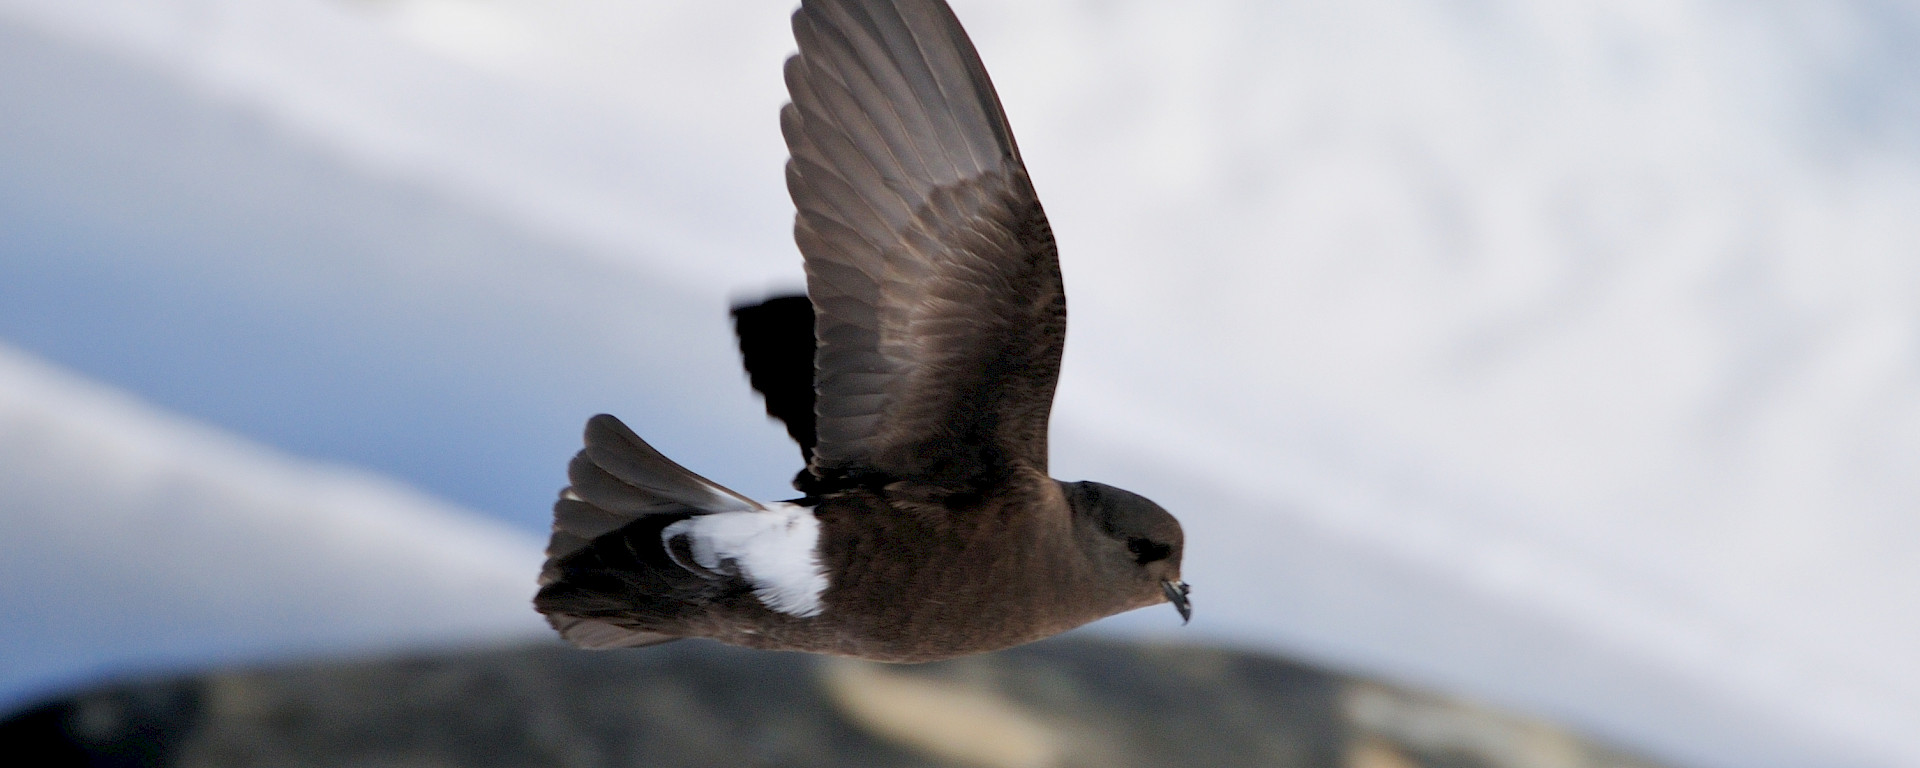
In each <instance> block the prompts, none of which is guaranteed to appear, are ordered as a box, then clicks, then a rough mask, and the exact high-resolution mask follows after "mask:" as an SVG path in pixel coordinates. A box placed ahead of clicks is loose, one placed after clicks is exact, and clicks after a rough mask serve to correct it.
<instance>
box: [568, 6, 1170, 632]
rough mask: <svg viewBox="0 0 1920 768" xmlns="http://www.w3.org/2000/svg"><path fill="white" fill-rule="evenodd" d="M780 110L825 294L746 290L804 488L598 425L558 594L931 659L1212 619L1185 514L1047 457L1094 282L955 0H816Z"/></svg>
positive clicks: (614, 425) (755, 340) (593, 427)
mask: <svg viewBox="0 0 1920 768" xmlns="http://www.w3.org/2000/svg"><path fill="white" fill-rule="evenodd" d="M793 28H794V36H795V39H796V40H797V41H798V42H799V46H800V53H799V54H798V55H796V56H794V57H793V58H792V59H790V60H789V61H788V63H787V67H786V79H787V86H788V90H789V92H790V93H791V94H792V95H793V103H791V104H789V105H787V107H786V108H785V109H783V110H782V111H781V114H780V127H781V131H782V133H783V134H784V135H785V137H786V140H787V145H788V148H789V150H790V151H791V153H792V159H791V161H790V162H789V163H788V165H787V186H788V189H789V191H790V192H791V193H792V196H793V200H794V204H795V207H796V208H797V209H798V215H797V216H796V220H795V225H794V239H795V242H796V243H797V244H798V245H799V247H800V251H801V255H802V256H803V257H804V263H805V266H806V272H807V296H805V297H786V298H780V299H775V300H772V301H769V302H766V303H763V304H760V305H757V306H750V307H741V308H737V309H736V311H735V317H736V330H737V331H738V332H739V334H740V339H741V350H742V353H743V355H744V357H745V362H746V367H747V369H748V372H749V375H750V378H751V380H752V382H753V384H754V387H755V388H756V389H758V390H760V392H761V393H762V394H763V395H764V396H765V397H766V404H767V409H768V412H769V413H770V414H771V415H773V416H775V417H777V418H779V419H781V420H782V421H784V422H785V423H786V425H787V427H788V431H789V434H791V435H792V436H793V437H794V439H795V440H796V441H797V442H799V443H800V447H801V451H802V455H803V458H805V459H806V461H807V467H806V469H804V470H803V471H802V472H801V473H800V475H799V477H798V478H797V479H796V480H795V486H796V487H797V488H798V489H799V490H800V491H801V492H802V493H804V494H806V495H805V496H804V497H803V498H801V499H797V500H794V501H792V502H779V503H771V504H763V503H760V502H755V501H752V500H749V499H746V498H745V497H742V496H740V495H739V494H736V493H734V492H732V491H729V490H727V489H725V488H722V487H720V486H719V485H717V484H714V483H713V482H711V481H709V480H706V479H704V478H701V477H700V476H698V475H696V474H694V473H692V472H689V471H687V470H686V469H684V468H682V467H680V466H679V465H678V464H675V463H673V462H672V461H671V460H668V459H667V458H666V457H665V456H662V455H660V454H659V452H657V451H655V450H654V449H653V448H652V447H651V446H648V445H647V444H646V443H645V442H644V441H642V440H641V439H640V438H639V436H638V435H635V434H634V433H633V432H632V431H631V430H629V429H628V428H627V427H626V426H625V425H624V424H621V423H620V422H619V421H618V420H617V419H614V418H613V417H611V416H596V417H594V419H592V420H590V421H589V423H588V427H587V434H586V446H587V447H586V449H585V450H583V451H581V453H580V455H579V456H577V457H576V458H575V459H574V461H573V464H572V465H571V466H570V467H569V470H568V477H569V479H570V480H571V481H572V485H571V486H570V487H569V488H568V489H567V490H566V491H565V492H564V494H563V495H562V498H561V500H560V501H559V502H558V503H557V504H556V506H555V509H554V515H555V516H554V536H553V540H552V542H551V544H550V545H549V547H548V558H549V559H548V562H547V565H546V567H545V568H544V569H543V572H542V574H541V585H542V589H541V591H540V594H539V595H538V597H536V599H535V606H536V607H537V608H538V609H539V610H540V611H541V612H542V613H545V614H546V615H547V617H548V619H549V621H551V622H552V623H553V625H554V626H555V628H556V629H558V630H560V632H561V634H562V635H563V636H564V637H566V638H567V639H568V640H570V641H572V642H574V643H575V644H577V645H581V646H584V647H591V648H609V647H626V646H637V645H646V644H650V643H655V642H662V641H665V640H671V639H675V638H678V637H708V638H713V639H717V640H721V641H724V642H729V643H734V644H738V645H745V646H752V647H760V648H773V649H785V650H800V651H812V652H818V653H831V654H839V655H846V656H858V657H863V658H870V659H879V660H885V661H928V660H934V659H942V658H949V657H953V656H959V655H964V654H970V653H978V652H983V651H991V650H997V649H1000V648H1005V647H1009V646H1013V645H1018V644H1021V643H1025V642H1029V641H1032V640H1037V639H1040V638H1043V637H1047V636H1050V635H1053V634H1057V633H1059V632H1062V631H1065V630H1067V629H1071V628H1073V627H1076V626H1079V625H1081V624H1085V623H1087V622H1089V621H1093V620H1096V619H1099V618H1102V617H1105V616H1110V615H1112V614H1115V613H1119V612H1121V611H1126V610H1131V609H1134V608H1139V607H1143V606H1147V605H1152V604H1156V603H1160V602H1173V603H1174V604H1175V605H1176V606H1177V607H1178V608H1179V609H1180V612H1181V614H1182V615H1183V616H1185V615H1186V614H1187V611H1188V606H1187V588H1186V585H1185V583H1184V582H1182V581H1181V579H1180V564H1181V557H1182V550H1183V548H1184V540H1183V538H1182V534H1181V531H1180V526H1179V523H1178V522H1176V521H1175V520H1174V519H1173V517H1172V516H1171V515H1168V514H1167V513H1166V511H1165V510H1163V509H1161V508H1160V507H1159V506H1158V505H1155V504H1154V503H1153V502H1151V501H1148V500H1146V499H1144V498H1142V497H1139V496H1137V495H1134V494H1132V493H1128V492H1126V491H1122V490H1119V489H1117V488H1112V487H1110V486H1105V485H1100V484H1098V483H1061V482H1058V481H1055V480H1053V479H1052V478H1051V477H1049V476H1048V475H1047V423H1048V418H1049V414H1050V412H1051V410H1052V405H1053V394H1054V385H1055V382H1056V381H1057V380H1058V376H1059V367H1060V359H1061V351H1062V349H1063V346H1064V342H1065V339H1066V295H1065V291H1064V288H1063V284H1062V281H1061V276H1060V266H1059V259H1058V257H1057V252H1056V250H1055V244H1054V240H1053V234H1052V231H1051V229H1050V228H1049V227H1048V224H1047V219H1046V214H1045V212H1044V211H1043V210H1042V208H1041V206H1040V201H1039V197H1038V196H1037V195H1036V194H1035V192H1034V190H1033V186H1032V183H1031V181H1030V180H1029V178H1028V175H1027V171H1026V167H1025V165H1024V164H1023V163H1022V162H1021V160H1020V153H1019V149H1018V147H1017V146H1016V145H1015V143H1014V140H1013V133H1012V129H1011V128H1009V127H1008V124H1007V121H1006V116H1005V115H1004V114H1003V112H1002V110H1001V108H1000V103H999V98H998V97H997V96H996V95H995V94H994V91H993V85H992V83H991V81H990V80H989V79H988V78H987V73H986V69H985V67H983V66H982V65H981V64H980V61H979V57H978V54H977V53H975V51H974V49H973V45H972V43H971V42H969V41H968V40H967V37H966V33H965V32H964V31H963V30H962V29H961V27H960V24H959V21H958V20H957V19H956V18H954V16H953V13H952V11H951V10H949V9H948V8H947V7H946V5H945V3H944V2H942V1H941V0H805V2H804V3H803V4H802V7H801V9H800V10H799V11H798V12H796V13H795V14H794V19H793Z"/></svg>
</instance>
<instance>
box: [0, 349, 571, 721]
mask: <svg viewBox="0 0 1920 768" xmlns="http://www.w3.org/2000/svg"><path fill="white" fill-rule="evenodd" d="M0 504H4V508H5V520H6V522H5V535H3V536H0V583H4V584H6V589H5V591H4V593H0V612H4V613H5V614H6V616H7V621H6V622H5V624H4V626H0V638H4V641H3V642H0V644H3V645H4V646H5V647H6V649H7V652H6V653H5V654H4V655H0V702H8V701H10V702H13V703H19V699H20V698H21V697H23V696H29V695H34V694H38V693H44V692H46V691H47V690H49V688H50V687H51V686H54V685H59V684H71V683H72V682H75V681H77V680H80V679H85V678H91V677H93V676H95V675H99V674H103V673H118V674H125V673H128V672H133V671H149V670H172V669H180V668H194V667H204V666H206V665H208V664H212V663H217V662H223V661H236V660H262V659H276V658H287V657H290V656H292V655H294V654H311V653H339V652H343V651H372V650H395V649H399V648H404V647H409V646H422V645H429V644H447V643H473V642H481V641H487V640H498V639H509V638H532V637H539V636H542V635H543V630H544V626H545V625H544V623H543V622H541V621H540V619H539V617H538V615H537V614H535V613H534V611H533V608H532V606H531V602H530V601H531V599H532V597H533V591H534V581H533V576H534V574H535V573H537V572H538V569H539V564H540V559H541V554H540V548H541V542H540V541H538V540H537V539H535V538H534V537H533V536H531V535H529V534H526V533H521V532H518V531H514V530H511V529H507V528H505V527H503V526H500V525H498V524H494V523H489V522H485V521H483V520H481V519H479V518H477V517H475V516H474V515H472V514H471V513H467V512H463V511H461V510H457V509H452V508H449V507H448V506H447V505H445V504H443V503H440V502H436V501H434V500H432V499H429V498H426V497H424V496H422V495H421V494H419V493H417V492H414V491H410V490H408V489H406V488H404V487H402V486H399V485H397V484H395V483H394V482H392V481H389V480H384V479H381V478H377V477H373V476H369V475H366V474H364V473H361V472H355V471H349V470H346V469H342V468H338V467H326V466H316V465H313V464H309V463H304V462H300V461H297V460H294V459H291V458H288V457H285V456H281V455H278V454H276V453H275V452H273V451H272V450H271V449H267V448H264V447H262V446H259V445H255V444H251V443H249V442H247V441H244V440H241V439H239V438H236V437H234V436H231V435H228V434H223V433H220V432H218V431H215V430H212V429H209V428H207V427H204V426H201V425H197V424H194V423H191V422H188V421H185V420H183V419H180V418H178V417H174V416H169V415H167V414H164V413H160V412H157V411H155V410H153V409H152V408H150V407H148V406H145V405H143V404H142V403H140V402H138V401H137V400H134V399H132V398H130V397H128V396H127V395H125V394H122V393H119V392H115V391H112V390H110V389H107V388H104V387H102V386H100V385H98V384H94V383H91V382H88V381H85V380H82V379H80V378H78V377H75V376H73V375H72V374H69V373H65V372H62V371H59V370H56V369H54V368H51V367H49V366H47V365H46V364H44V363H42V362H39V361H37V360H34V359H31V358H29V357H27V356H25V355H23V354H21V353H19V352H17V351H15V350H13V349H11V348H9V347H5V346H0Z"/></svg>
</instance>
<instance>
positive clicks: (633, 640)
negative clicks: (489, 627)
mask: <svg viewBox="0 0 1920 768" xmlns="http://www.w3.org/2000/svg"><path fill="white" fill-rule="evenodd" d="M567 479H568V480H569V481H570V482H571V483H572V484H571V485H569V486H568V487H567V489H566V490H564V491H562V492H561V494H560V500H559V501H558V502H555V503H554V505H553V537H552V538H551V539H549V540H548V542H547V562H546V565H545V566H544V567H543V568H542V569H541V572H540V586H541V590H540V594H539V595H538V596H537V597H535V598H534V607H535V608H537V609H538V610H539V611H540V612H541V613H544V614H546V615H547V620H548V622H549V623H551V624H552V625H553V627H554V629H556V630H559V632H560V634H561V636H562V637H564V638H566V639H567V640H568V641H569V642H571V643H573V644H574V645H577V646H580V647H582V648H626V647H634V646H641V645H652V644H654V643H661V642H666V641H668V640H672V639H674V636H673V635H671V634H664V633H657V632H648V631H644V630H640V629H636V628H631V627H624V626H620V624H618V623H614V622H612V621H609V620H608V619H612V618H614V617H615V616H617V615H618V614H622V613H625V612H627V611H630V610H631V609H634V608H638V607H639V603H642V602H654V601H671V600H673V599H675V598H676V597H693V593H697V592H699V591H701V590H704V589H705V588H706V587H705V585H704V584H703V583H701V582H700V580H699V579H698V577H695V576H694V575H693V574H690V573H687V572H685V571H684V570H683V569H680V568H678V567H676V566H673V565H672V564H671V563H670V562H669V560H668V559H667V558H668V556H667V555H666V553H665V552H664V550H662V549H661V548H660V543H659V536H660V531H661V530H662V529H664V528H665V527H666V526H667V525H669V524H671V523H672V522H674V521H677V520H682V519H685V518H687V517H690V516H693V515H702V514H712V513H715V512H729V511H738V510H752V509H759V508H761V507H760V505H759V504H758V503H756V502H754V501H753V500H751V499H748V498H747V497H745V496H741V495H740V494H738V493H735V492H733V491H731V490H728V489H726V488H725V487H723V486H721V485H720V484H719V483H715V482H713V481H712V480H708V479H706V478H704V477H701V476H699V475H696V474H694V473H693V472H692V471H690V470H688V469H687V468H685V467H682V466H680V465H679V464H676V463H674V462H673V460H672V459H669V458H667V457H666V456H663V455H661V454H660V452H659V451H656V450H654V449H653V446H650V445H647V443H646V441H644V440H641V439H640V436H639V435H636V434H634V432H633V430H631V429H629V428H627V425H625V424H622V423H621V422H620V420H619V419H616V418H614V417H612V416H608V415H606V414H601V415H599V416H595V417H593V418H592V419H589V420H587V429H586V447H585V448H584V449H582V450H581V451H580V453H579V454H578V455H576V456H574V458H573V463H571V464H569V465H568V466H567ZM602 539H606V540H607V542H608V543H607V544H606V545H605V546H603V547H601V549H604V550H605V551H604V552H601V551H590V550H593V549H594V545H595V542H596V541H599V540H602ZM614 539H618V541H614ZM609 559H612V560H615V561H618V562H617V563H615V562H609ZM655 560H658V561H659V562H657V563H656V562H653V561H655ZM637 582H645V583H637ZM680 582H686V583H684V584H683V583H680ZM683 593H684V594H683ZM657 607H661V608H664V607H666V606H657Z"/></svg>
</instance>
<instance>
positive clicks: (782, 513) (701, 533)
mask: <svg viewBox="0 0 1920 768" xmlns="http://www.w3.org/2000/svg"><path fill="white" fill-rule="evenodd" d="M682 536H684V537H686V540H687V545H688V549H690V550H692V552H693V559H694V562H695V563H698V564H699V565H700V567H701V568H704V569H706V570H708V571H712V572H714V573H731V574H735V575H737V576H739V577H740V578H743V579H746V580H747V583H749V584H752V585H753V596H754V597H756V598H759V600H760V604H762V605H765V606H766V607H768V608H770V609H772V610H775V611H779V612H781V613H785V614H788V615H791V616H801V617H806V616H817V615H819V614H820V612H821V611H822V610H825V607H824V606H822V605H821V604H820V594H821V593H823V592H826V591H827V571H826V569H825V568H824V567H822V566H821V565H820V520H819V519H818V518H815V517H814V516H813V509H812V508H809V507H803V506H800V505H798V504H787V503H777V504H768V505H767V506H766V508H765V509H757V510H753V511H751V512H719V513H715V514H711V515H697V516H695V517H689V518H687V519H685V520H682V521H680V522H677V523H674V524H673V525H669V526H667V527H666V530H663V531H661V532H660V541H661V542H662V543H664V544H666V545H667V552H668V554H669V555H671V554H672V553H673V540H674V539H676V538H679V537H682ZM682 565H687V564H685V563H683V564H682ZM689 570H692V569H689Z"/></svg>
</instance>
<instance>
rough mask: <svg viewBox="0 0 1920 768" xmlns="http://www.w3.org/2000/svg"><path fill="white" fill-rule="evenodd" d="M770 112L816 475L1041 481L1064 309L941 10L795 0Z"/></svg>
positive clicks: (1000, 129) (1015, 170)
mask: <svg viewBox="0 0 1920 768" xmlns="http://www.w3.org/2000/svg"><path fill="white" fill-rule="evenodd" d="M793 31H794V37H795V39H796V40H797V41H798V42H799V45H800V53H799V54H798V55H796V56H794V57H793V58H791V59H788V60H787V68H786V76H787V88H788V90H789V92H790V93H791V94H792V97H793V103H792V104H789V105H788V106H787V107H786V108H785V109H784V110H782V111H781V113H780V124H781V129H782V132H783V133H784V134H785V135H786V139H787V147H788V149H789V151H790V152H791V153H792V159H791V160H790V161H789V162H788V163H787V188H788V190H789V191H790V192H791V193H792V195H793V202H794V205H795V207H796V208H798V209H799V214H798V218H797V220H796V222H795V225H794V239H795V240H796V241H797V242H798V243H799V246H800V252H801V254H802V255H803V256H805V258H806V270H807V293H808V294H809V296H810V297H811V298H812V299H813V305H814V310H815V312H816V326H815V333H816V335H817V338H818V341H819V348H818V350H817V352H816V357H815V361H814V365H815V372H814V387H815V389H816V391H817V394H818V402H817V403H816V405H815V411H816V413H817V415H818V417H819V418H818V425H817V430H818V444H817V445H816V446H815V448H814V454H813V461H812V465H811V468H812V472H813V474H814V475H815V476H817V477H819V478H822V479H823V480H826V481H832V480H834V479H836V478H849V477H853V478H858V477H863V476H865V477H875V478H879V479H909V478H911V479H917V480H921V481H928V482H933V483H936V484H940V485H944V486H949V487H956V488H960V487H965V486H969V485H974V484H978V483H982V482H986V481H988V480H989V479H990V478H992V477H995V476H998V475H1000V474H1002V473H1004V472H1007V471H1010V470H1012V469H1015V468H1018V467H1022V466H1024V467H1030V468H1033V469H1037V470H1039V471H1042V472H1044V471H1045V470H1046V460H1047V417H1048V413H1049V411H1050V410H1051V408H1052V404H1053V390H1054V383H1055V380H1056V379H1057V378H1058V376H1059V371H1060V353H1061V349H1062V343H1063V342H1064V340H1065V337H1066V296H1065V294H1064V293H1063V292H1062V289H1061V283H1060V266H1059V260H1058V258H1057V256H1056V251H1055V249H1054V243H1053V234H1052V231H1051V230H1050V229H1049V228H1048V226H1047V219H1046V215H1045V214H1044V213H1043V212H1042V211H1041V208H1040V202H1039V200H1038V198H1037V197H1036V196H1035V195H1034V191H1033V186H1032V184H1030V183H1029V182H1028V180H1027V172H1026V167H1025V166H1024V165H1023V164H1022V163H1021V161H1020V151H1019V149H1018V148H1017V147H1016V146H1015V145H1014V140H1013V133H1012V131H1011V130H1010V129H1009V128H1008V126H1007V120H1006V116H1005V115H1004V114H1003V113H1002V111H1001V108H1000V100H999V97H998V96H997V95H996V94H995V93H994V90H993V84H992V83H991V82H990V81H989V80H988V79H987V71H986V69H985V67H983V66H982V65H981V63H980V57H979V54H978V53H976V52H975V51H974V48H973V44H972V42H970V41H969V40H968V39H967V35H966V32H965V31H964V30H962V29H961V28H960V22H959V20H958V19H956V18H954V15H953V12H952V11H951V10H950V9H948V8H947V6H946V4H945V3H944V2H941V1H940V0H806V1H805V2H804V3H803V4H802V5H801V8H800V10H799V11H797V12H795V13H794V16H793Z"/></svg>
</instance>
